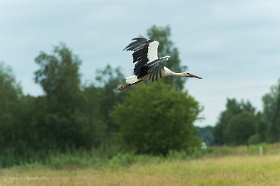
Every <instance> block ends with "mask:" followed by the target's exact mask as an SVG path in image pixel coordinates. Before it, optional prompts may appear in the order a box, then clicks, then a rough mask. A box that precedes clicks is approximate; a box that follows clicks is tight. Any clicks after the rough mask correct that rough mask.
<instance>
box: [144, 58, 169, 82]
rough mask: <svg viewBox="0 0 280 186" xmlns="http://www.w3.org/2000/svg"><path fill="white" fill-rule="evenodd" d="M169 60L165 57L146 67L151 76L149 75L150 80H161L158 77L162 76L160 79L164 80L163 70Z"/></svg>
mask: <svg viewBox="0 0 280 186" xmlns="http://www.w3.org/2000/svg"><path fill="white" fill-rule="evenodd" d="M168 59H169V57H163V58H160V59H157V60H155V61H152V62H149V63H147V65H146V66H147V67H148V73H149V74H150V75H149V79H150V80H152V81H154V80H156V81H157V80H158V79H159V77H158V75H159V76H160V78H162V73H161V70H162V69H163V68H164V66H165V65H166V62H167V60H168Z"/></svg>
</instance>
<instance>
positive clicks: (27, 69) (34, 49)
mask: <svg viewBox="0 0 280 186" xmlns="http://www.w3.org/2000/svg"><path fill="white" fill-rule="evenodd" d="M152 25H157V26H166V25H169V26H170V27H171V35H172V36H171V40H172V41H173V42H174V45H175V47H177V48H178V49H179V54H180V59H181V63H182V65H187V66H188V71H190V72H191V73H194V74H196V75H199V76H201V77H203V78H204V79H203V80H198V79H189V80H188V81H187V83H186V85H185V89H187V90H188V91H189V92H190V94H191V95H192V96H194V97H195V99H196V100H197V101H199V103H200V104H201V105H203V106H204V111H203V113H202V114H203V115H204V117H205V120H204V121H201V122H197V123H196V125H199V126H205V125H214V124H215V123H216V122H217V120H218V117H219V114H220V113H221V112H222V111H223V110H224V109H225V103H226V99H227V98H236V99H238V100H241V99H244V100H249V101H251V103H252V104H253V105H254V106H255V107H257V108H258V109H259V110H261V109H262V101H261V98H262V96H263V95H264V94H265V93H267V92H269V89H270V87H271V86H272V85H275V84H276V82H277V80H278V79H279V78H280V1H279V0H267V1H264V0H252V1H251V0H235V1H222V0H220V1H219V0H212V1H202V0H172V1H170V0H168V1H167V0H166V1H164V0H163V1H152V0H133V1H129V0H123V1H121V0H114V1H113V0H112V1H103V0H96V1H82V0H79V1H73V0H47V1H43V0H41V1H38V0H34V1H31V0H26V1H24V0H12V1H11V0H1V1H0V61H1V62H4V63H5V64H6V65H9V66H11V67H12V69H13V71H14V74H15V76H16V80H17V81H19V82H21V85H22V88H23V91H24V93H25V94H31V95H35V96H36V95H40V94H42V93H43V91H42V89H41V87H40V86H39V85H37V84H35V83H34V72H35V71H36V70H37V69H38V68H39V67H38V66H37V65H36V64H35V62H34V58H35V57H36V56H38V54H39V52H40V51H44V52H47V53H50V52H51V51H52V49H53V46H55V45H58V44H59V42H64V43H66V45H67V46H68V47H69V48H70V49H72V51H73V52H74V53H75V54H77V55H78V56H79V57H80V59H81V60H82V61H83V63H82V65H81V68H80V72H81V73H82V74H83V76H82V79H83V81H86V80H87V81H92V80H94V78H95V72H96V69H100V68H101V69H102V68H104V67H105V66H106V65H107V64H110V65H111V66H113V67H118V66H120V67H121V69H122V70H123V73H124V74H125V75H126V76H129V75H131V72H132V69H133V65H132V63H131V53H130V52H124V51H122V49H123V48H124V47H125V46H126V45H127V44H128V43H129V42H130V41H131V39H132V38H134V37H137V36H139V35H146V31H147V29H148V28H150V27H151V26H152Z"/></svg>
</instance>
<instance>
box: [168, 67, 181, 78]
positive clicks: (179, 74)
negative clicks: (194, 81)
mask: <svg viewBox="0 0 280 186" xmlns="http://www.w3.org/2000/svg"><path fill="white" fill-rule="evenodd" d="M164 73H165V76H179V77H183V76H184V75H183V73H177V72H173V71H172V70H170V69H169V68H167V67H164Z"/></svg>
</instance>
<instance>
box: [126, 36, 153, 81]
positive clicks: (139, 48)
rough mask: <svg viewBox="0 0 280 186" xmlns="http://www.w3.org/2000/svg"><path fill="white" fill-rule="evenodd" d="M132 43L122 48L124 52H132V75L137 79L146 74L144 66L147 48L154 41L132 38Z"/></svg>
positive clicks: (146, 69)
mask: <svg viewBox="0 0 280 186" xmlns="http://www.w3.org/2000/svg"><path fill="white" fill-rule="evenodd" d="M132 40H134V41H133V42H132V43H130V44H129V45H128V46H127V47H125V48H124V50H126V51H134V52H133V54H132V57H133V63H135V62H136V63H135V67H134V73H135V75H137V76H138V77H142V76H144V75H146V74H148V72H147V71H148V68H146V67H145V65H146V64H147V63H148V61H149V59H148V48H149V44H150V43H151V42H153V41H154V40H150V39H146V38H134V39H132Z"/></svg>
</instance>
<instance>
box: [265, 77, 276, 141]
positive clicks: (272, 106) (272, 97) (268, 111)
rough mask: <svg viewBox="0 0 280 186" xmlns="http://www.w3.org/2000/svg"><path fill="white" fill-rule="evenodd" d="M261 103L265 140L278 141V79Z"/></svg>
mask: <svg viewBox="0 0 280 186" xmlns="http://www.w3.org/2000/svg"><path fill="white" fill-rule="evenodd" d="M262 101H263V119H264V121H263V122H265V123H266V124H267V125H268V126H267V139H268V141H269V142H278V141H280V135H279V133H280V79H279V80H278V83H277V84H276V85H274V86H272V87H271V89H270V92H269V93H267V94H265V95H264V96H263V98H262Z"/></svg>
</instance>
